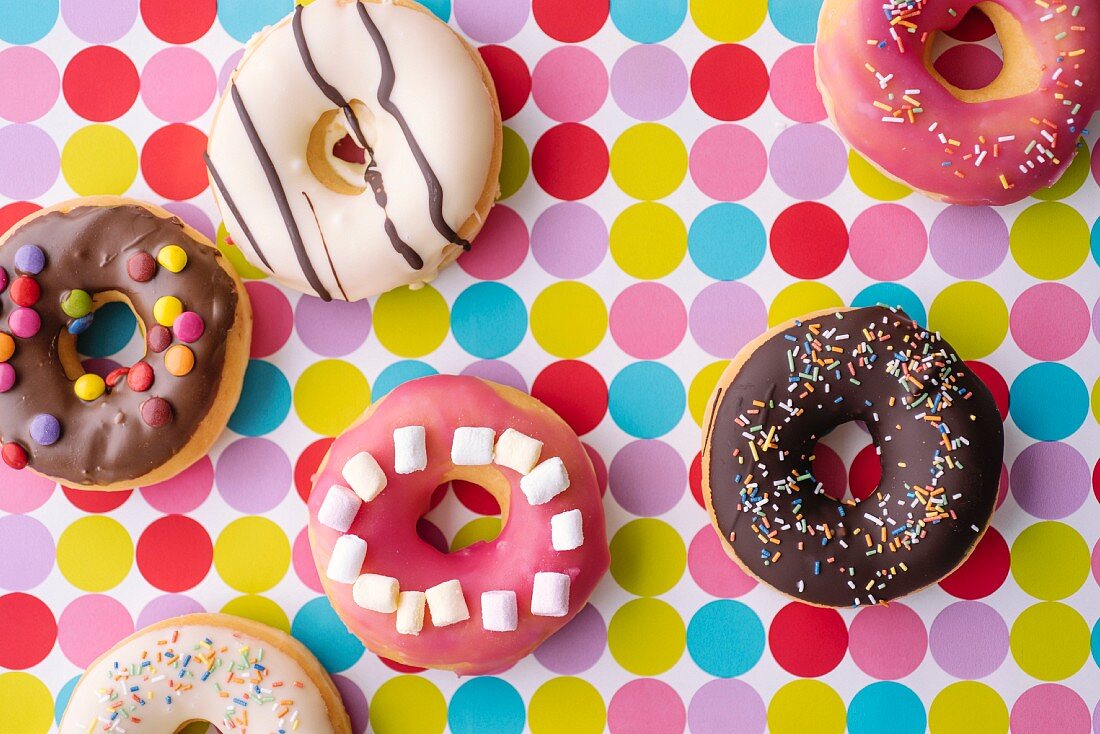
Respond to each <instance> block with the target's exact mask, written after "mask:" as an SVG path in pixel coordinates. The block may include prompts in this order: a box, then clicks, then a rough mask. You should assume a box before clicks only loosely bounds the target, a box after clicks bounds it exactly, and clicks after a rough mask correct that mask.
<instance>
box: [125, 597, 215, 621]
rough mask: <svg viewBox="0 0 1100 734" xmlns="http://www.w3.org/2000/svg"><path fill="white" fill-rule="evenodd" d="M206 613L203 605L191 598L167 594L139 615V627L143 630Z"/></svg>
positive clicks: (150, 604) (151, 603) (150, 603)
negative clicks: (191, 615)
mask: <svg viewBox="0 0 1100 734" xmlns="http://www.w3.org/2000/svg"><path fill="white" fill-rule="evenodd" d="M205 611H206V609H204V608H203V606H202V604H199V603H198V602H197V601H195V600H194V599H192V598H191V597H189V596H183V595H182V594H165V595H164V596H158V597H157V598H156V599H153V600H152V601H151V602H149V603H148V604H146V605H145V608H144V609H142V610H141V613H140V614H138V618H137V627H138V629H141V628H143V627H148V626H149V625H152V624H156V623H157V622H163V621H164V620H166V619H172V618H173V617H182V616H184V615H187V614H200V613H202V612H205Z"/></svg>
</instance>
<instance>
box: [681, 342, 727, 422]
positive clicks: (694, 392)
mask: <svg viewBox="0 0 1100 734" xmlns="http://www.w3.org/2000/svg"><path fill="white" fill-rule="evenodd" d="M728 366H729V360H725V359H723V360H720V361H718V362H711V363H710V364H708V365H707V366H706V367H704V368H703V369H701V370H699V374H697V375H695V379H694V380H692V381H691V387H689V388H688V410H690V411H691V417H692V418H693V419H694V420H695V424H696V425H698V426H702V425H703V414H704V413H706V412H707V404H708V403H710V396H711V395H713V394H714V388H715V387H717V385H718V380H719V379H720V378H721V377H722V373H723V372H725V371H726V367H728Z"/></svg>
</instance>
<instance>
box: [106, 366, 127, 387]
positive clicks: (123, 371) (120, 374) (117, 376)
mask: <svg viewBox="0 0 1100 734" xmlns="http://www.w3.org/2000/svg"><path fill="white" fill-rule="evenodd" d="M128 374H130V368H129V367H119V368H118V369H114V370H111V371H110V372H108V373H107V377H106V378H105V379H104V382H105V383H106V384H107V387H109V388H111V389H112V390H113V389H115V388H116V387H118V383H120V382H122V381H123V380H125V379H126V375H128Z"/></svg>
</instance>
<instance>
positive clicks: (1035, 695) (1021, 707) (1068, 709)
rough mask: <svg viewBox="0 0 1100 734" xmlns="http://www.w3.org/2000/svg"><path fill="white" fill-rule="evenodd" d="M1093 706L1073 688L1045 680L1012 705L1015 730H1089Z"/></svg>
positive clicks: (1029, 733)
mask: <svg viewBox="0 0 1100 734" xmlns="http://www.w3.org/2000/svg"><path fill="white" fill-rule="evenodd" d="M1091 718H1092V717H1091V716H1089V707H1088V705H1087V704H1085V702H1084V701H1083V700H1082V699H1081V697H1080V696H1079V695H1077V692H1076V691H1074V690H1073V689H1072V688H1067V687H1066V686H1063V685H1059V684H1057V683H1043V684H1041V685H1037V686H1035V687H1034V688H1029V689H1028V690H1026V691H1024V693H1023V695H1021V696H1020V697H1019V698H1018V699H1016V703H1014V704H1013V705H1012V714H1011V723H1012V734H1050V733H1051V732H1058V734H1089V729H1090V728H1091Z"/></svg>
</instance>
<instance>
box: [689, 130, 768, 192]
mask: <svg viewBox="0 0 1100 734" xmlns="http://www.w3.org/2000/svg"><path fill="white" fill-rule="evenodd" d="M690 168H691V180H692V181H694V182H695V185H696V186H698V187H699V190H700V191H702V192H703V193H704V194H706V195H707V196H709V197H710V198H712V199H717V200H718V201H739V200H741V199H744V198H745V197H746V196H748V195H749V194H751V193H753V192H754V191H756V190H757V189H759V188H760V184H762V183H763V182H764V176H765V174H767V172H768V152H767V150H765V149H764V144H763V143H761V142H760V138H758V137H756V135H755V134H754V133H753V132H752V131H751V130H749V129H748V128H744V127H741V126H740V125H718V126H717V127H712V128H711V129H710V130H707V131H706V132H704V133H703V134H702V135H700V136H699V139H698V140H696V141H695V145H693V146H691V165H690Z"/></svg>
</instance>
